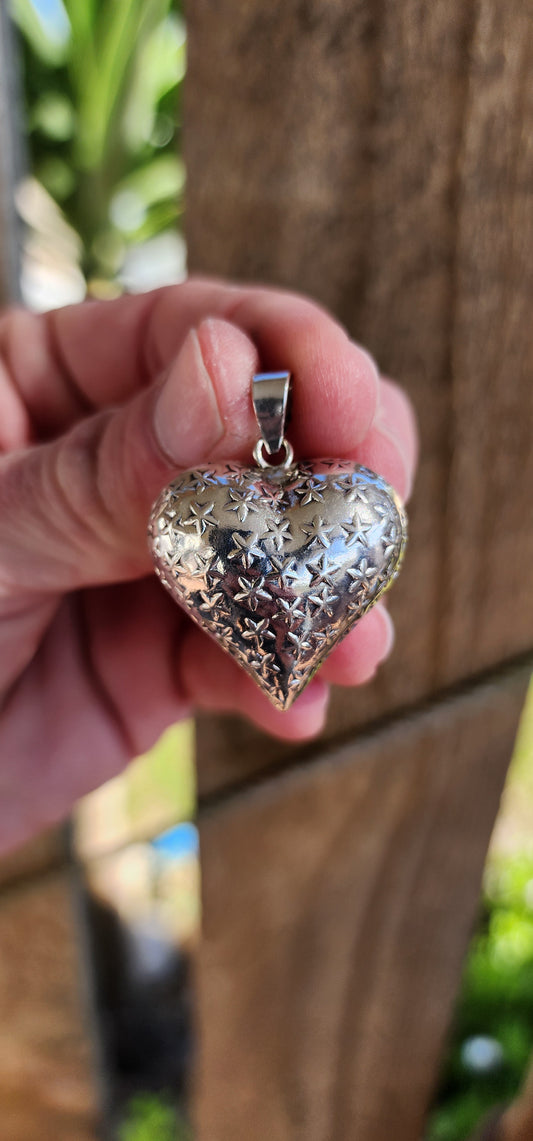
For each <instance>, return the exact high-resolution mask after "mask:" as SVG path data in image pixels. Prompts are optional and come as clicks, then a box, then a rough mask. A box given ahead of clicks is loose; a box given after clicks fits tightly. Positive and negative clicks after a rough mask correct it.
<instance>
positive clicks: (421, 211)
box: [186, 0, 533, 788]
mask: <svg viewBox="0 0 533 1141" xmlns="http://www.w3.org/2000/svg"><path fill="white" fill-rule="evenodd" d="M188 20H189V71H188V80H187V92H186V114H187V124H186V125H187V131H186V157H187V167H188V210H187V237H188V245H189V262H190V266H191V268H192V269H193V270H203V271H211V272H215V273H222V274H229V275H233V276H235V277H238V278H244V279H245V278H255V277H260V278H263V279H265V280H268V281H272V282H279V283H281V284H283V285H286V286H293V287H297V288H299V289H303V290H306V291H308V292H310V293H311V294H312V295H314V296H315V297H317V298H318V299H319V300H320V301H322V302H324V303H326V304H328V305H330V306H331V307H332V308H333V310H334V311H335V312H336V313H338V314H339V316H340V317H341V318H342V319H343V320H344V321H345V322H346V324H347V326H348V327H349V329H350V330H351V332H352V333H353V334H354V335H355V336H356V337H358V338H359V339H360V340H361V341H363V343H365V344H366V345H367V346H369V347H370V349H371V350H372V351H373V352H374V353H375V355H376V358H377V360H378V361H379V362H380V364H381V366H382V368H383V370H384V371H385V372H387V373H388V374H389V375H393V376H396V377H398V378H399V379H400V380H401V381H402V382H403V383H404V384H405V385H406V387H407V388H408V390H409V391H410V393H411V395H412V397H413V400H414V402H415V405H416V407H417V410H418V414H419V418H420V425H421V434H422V457H421V465H420V472H419V476H418V482H417V487H416V492H415V496H414V499H413V502H412V507H411V509H410V515H411V544H410V550H409V552H408V556H407V560H406V564H405V569H404V571H403V573H402V576H401V578H400V581H399V582H398V584H397V586H396V587H395V589H394V592H393V594H392V595H391V602H390V605H391V611H392V612H393V615H394V618H395V621H396V625H397V645H396V650H395V653H394V656H393V658H392V659H391V662H390V664H389V665H387V666H386V667H385V668H384V670H383V671H382V673H381V677H380V679H379V681H377V682H376V683H375V684H373V685H372V686H369V687H367V688H366V689H365V690H364V691H363V692H360V693H357V694H354V693H350V694H343V693H338V694H336V696H335V700H334V702H333V705H332V711H331V717H330V721H329V727H328V731H327V734H326V739H329V740H332V739H335V738H338V737H339V735H342V734H345V733H347V732H349V731H351V730H352V729H353V728H354V727H356V726H360V725H362V724H365V723H368V722H369V721H372V720H373V719H375V718H376V717H379V716H381V715H382V714H383V713H386V712H391V711H395V710H398V709H400V708H401V707H405V706H406V705H410V704H412V703H416V702H418V701H420V699H423V698H425V697H427V696H428V695H431V694H433V693H435V692H438V691H439V690H441V689H442V687H443V686H448V685H450V684H454V683H455V682H457V681H460V680H462V679H464V678H465V677H467V676H469V675H471V674H472V673H474V672H476V673H477V672H479V671H482V670H485V669H489V668H491V667H492V666H493V665H495V664H497V663H500V662H502V661H506V660H509V659H511V658H513V657H514V656H515V655H516V654H519V653H522V652H523V651H524V650H525V649H527V648H528V647H530V646H531V645H532V644H533V593H532V592H531V590H530V589H529V575H528V573H527V568H528V567H530V566H531V565H532V561H533V516H532V513H531V511H530V504H529V498H530V488H531V486H532V475H533V471H532V465H533V453H532V451H531V448H530V441H529V434H530V428H529V426H530V423H531V414H532V411H533V409H532V401H533V388H532V386H531V384H530V382H529V369H530V362H531V359H532V350H533V325H532V323H531V321H529V319H528V316H527V306H528V303H529V301H528V299H529V297H530V296H531V285H532V273H533V219H532V215H531V210H530V209H529V208H528V194H529V187H530V185H531V182H532V179H533V143H532V141H531V140H532V139H533V130H532V124H533V105H532V99H533V95H532V92H531V89H530V87H528V83H527V78H528V70H529V69H530V64H531V61H532V46H531V25H530V19H529V13H528V11H527V8H526V7H524V5H523V4H522V3H521V0H510V2H509V3H507V2H506V3H504V2H503V0H480V3H478V4H476V5H474V6H472V5H465V4H462V3H460V0H451V2H450V3H449V4H446V5H442V4H440V5H428V4H426V3H424V0H402V3H401V4H398V3H397V2H396V0H385V2H384V3H383V4H379V5H375V4H371V3H370V0H365V2H363V3H362V4H349V3H347V2H346V0H329V2H328V3H327V4H326V3H324V2H321V0H307V2H305V3H303V4H297V5H292V4H285V3H283V2H282V0H277V2H276V0H274V2H272V3H271V4H269V5H268V6H266V7H265V5H264V4H263V3H262V0H247V2H246V3H244V2H243V0H222V2H221V3H218V4H213V3H212V0H195V2H194V3H191V4H190V5H189V12H188ZM326 411H327V410H326ZM203 733H204V737H203V741H204V744H203V746H201V748H202V752H203V754H204V755H207V754H208V755H209V756H208V764H209V773H208V776H207V783H206V784H205V785H204V787H209V788H213V787H216V786H217V785H220V784H223V783H225V782H227V781H228V780H232V779H233V776H234V772H235V768H236V764H237V763H238V766H239V769H240V771H241V772H245V771H250V770H252V769H254V768H255V767H264V766H265V765H269V764H272V763H277V762H279V761H280V760H281V759H282V758H283V757H284V755H285V753H286V750H283V749H281V750H280V749H276V748H275V747H273V746H271V745H267V744H265V743H264V742H263V741H261V740H260V739H259V737H258V735H257V734H254V733H251V732H250V731H248V730H247V729H246V728H244V729H242V728H239V727H238V726H237V724H236V723H234V722H232V723H231V724H230V725H229V726H228V728H227V730H226V729H225V728H224V725H223V724H222V726H221V722H220V721H218V720H217V721H216V722H215V723H214V725H213V726H212V730H209V727H208V726H207V725H206V727H205V728H204V730H203ZM237 756H238V762H236V757H237Z"/></svg>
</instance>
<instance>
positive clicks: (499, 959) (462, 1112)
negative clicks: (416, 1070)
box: [427, 855, 533, 1141]
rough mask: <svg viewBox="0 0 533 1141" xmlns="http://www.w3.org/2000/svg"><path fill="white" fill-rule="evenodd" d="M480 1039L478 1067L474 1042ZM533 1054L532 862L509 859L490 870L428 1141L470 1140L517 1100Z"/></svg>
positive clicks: (499, 860)
mask: <svg viewBox="0 0 533 1141" xmlns="http://www.w3.org/2000/svg"><path fill="white" fill-rule="evenodd" d="M480 1040H481V1041H482V1042H483V1044H484V1045H485V1050H482V1051H478V1052H479V1053H481V1057H480V1059H479V1062H478V1064H477V1065H476V1064H475V1053H476V1051H475V1048H474V1050H472V1051H470V1050H469V1044H471V1043H474V1044H475V1043H476V1042H479V1041H480ZM491 1045H492V1049H491V1050H490V1049H489V1047H490V1046H491ZM532 1051H533V857H532V856H530V855H527V856H520V855H518V856H506V857H504V858H496V859H494V860H493V861H492V862H491V864H490V866H489V869H488V873H487V879H486V888H485V893H484V899H483V908H482V915H481V920H480V925H479V928H478V931H477V933H476V935H475V938H474V940H473V943H472V946H471V949H470V954H469V957H468V961H467V964H466V968H465V971H464V976H463V983H462V989H461V994H460V997H459V1002H458V1007H457V1011H456V1020H455V1027H454V1034H453V1039H452V1042H451V1044H450V1048H449V1052H448V1058H447V1061H446V1065H445V1069H444V1075H443V1079H442V1082H441V1087H440V1090H439V1093H438V1097H437V1108H436V1109H435V1110H434V1112H433V1115H432V1119H431V1122H430V1126H429V1129H428V1133H427V1138H428V1141H464V1139H465V1138H468V1137H470V1135H471V1133H472V1132H473V1130H474V1129H475V1127H476V1126H477V1125H478V1123H479V1122H480V1121H481V1120H482V1119H483V1118H484V1117H485V1116H486V1114H487V1113H488V1112H489V1110H490V1109H492V1108H493V1107H494V1106H497V1105H503V1104H505V1103H508V1102H509V1101H511V1100H512V1099H513V1098H514V1097H515V1096H516V1094H517V1093H518V1091H519V1089H520V1086H521V1083H522V1080H523V1077H524V1074H525V1072H526V1070H527V1066H528V1061H529V1058H530V1055H531V1052H532ZM471 1054H473V1055H474V1057H471V1056H470V1055H471ZM483 1054H484V1055H485V1057H483ZM491 1055H492V1056H491Z"/></svg>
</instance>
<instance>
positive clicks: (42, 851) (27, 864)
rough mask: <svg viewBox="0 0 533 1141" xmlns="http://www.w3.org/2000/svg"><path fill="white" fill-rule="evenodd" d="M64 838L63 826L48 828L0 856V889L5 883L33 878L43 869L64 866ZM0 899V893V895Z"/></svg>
mask: <svg viewBox="0 0 533 1141" xmlns="http://www.w3.org/2000/svg"><path fill="white" fill-rule="evenodd" d="M67 860H68V842H67V836H66V832H65V829H64V828H50V829H47V830H46V831H45V832H41V833H40V835H39V836H37V837H36V838H35V839H33V840H31V841H30V842H29V843H28V844H24V845H23V846H22V847H21V848H16V849H15V850H14V851H13V852H9V853H8V854H7V855H4V856H2V859H1V860H0V892H4V891H5V889H6V887H9V888H10V889H12V888H13V887H14V886H15V885H18V884H20V883H23V882H26V881H28V880H32V879H36V878H37V877H38V876H41V875H42V874H43V873H44V872H48V871H52V870H55V869H58V868H60V867H65V865H66V863H67ZM0 899H1V895H0Z"/></svg>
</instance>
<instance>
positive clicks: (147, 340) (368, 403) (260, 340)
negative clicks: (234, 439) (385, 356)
mask: <svg viewBox="0 0 533 1141" xmlns="http://www.w3.org/2000/svg"><path fill="white" fill-rule="evenodd" d="M209 316H213V317H222V318H224V319H226V320H228V321H231V322H232V323H234V324H236V325H238V326H239V327H240V328H241V329H243V330H244V331H245V332H246V333H247V334H248V336H249V337H250V338H251V339H252V340H253V341H254V343H255V345H256V346H257V349H258V352H259V357H260V363H261V367H262V368H266V369H268V368H279V369H288V370H290V371H291V372H292V373H293V375H294V378H295V382H294V405H293V408H294V417H293V425H292V427H291V439H292V441H293V443H294V444H295V446H296V448H297V450H298V452H299V453H300V454H302V455H303V454H308V455H318V454H320V453H322V454H323V455H327V454H330V455H338V456H340V457H342V456H349V455H350V454H351V452H352V451H353V449H354V448H355V447H356V445H357V444H358V443H359V441H360V440H361V439H363V438H364V436H365V435H366V433H367V432H368V429H369V427H370V425H371V423H372V421H373V419H374V416H375V413H376V407H377V391H378V374H377V371H376V368H375V365H374V363H373V361H372V360H371V358H370V357H369V356H368V354H367V353H365V352H364V350H363V349H361V348H359V347H358V346H356V345H354V344H353V343H352V342H351V341H350V340H349V338H348V336H347V334H346V332H345V331H344V330H343V329H342V328H341V326H340V325H339V324H337V322H335V321H334V319H333V318H332V317H331V316H330V315H329V314H327V313H326V312H325V311H324V310H323V309H321V308H320V307H319V306H318V305H316V304H315V303H313V302H311V301H309V300H307V299H305V298H303V297H300V296H297V295H294V294H291V293H286V292H283V291H281V290H274V289H265V288H258V287H248V286H233V285H228V284H227V283H225V282H220V281H217V280H212V279H205V280H204V279H194V278H193V279H191V280H189V281H187V282H184V283H183V284H182V285H178V286H171V287H167V288H164V289H160V290H156V291H154V292H153V293H150V294H144V295H138V296H135V297H122V298H119V299H118V300H114V301H90V302H85V303H83V304H81V305H76V306H69V307H67V308H65V309H61V310H55V311H52V312H50V313H48V314H46V315H43V316H37V315H34V314H23V313H20V312H17V313H15V314H6V316H5V317H4V318H3V319H2V322H1V324H0V350H1V351H2V355H3V356H4V358H5V360H6V363H7V365H8V371H9V374H10V377H11V379H12V381H13V383H14V385H15V387H16V389H17V390H18V393H19V395H20V398H21V400H22V401H23V403H24V404H25V406H26V408H27V410H28V412H29V414H30V417H31V419H32V421H33V423H34V426H35V429H36V432H37V434H38V435H39V434H40V432H41V430H42V431H43V433H44V434H47V435H49V434H57V433H58V432H61V431H64V430H65V428H67V427H68V426H69V425H70V424H72V423H73V422H75V421H76V420H77V419H79V418H81V417H82V416H84V415H86V414H87V411H88V409H91V408H92V409H98V408H102V407H106V406H109V405H116V404H120V403H123V402H124V401H126V400H127V399H129V398H130V397H131V396H132V395H134V394H135V392H137V391H138V390H139V389H140V388H144V387H146V386H147V385H149V384H151V382H152V381H154V380H155V379H157V378H158V377H159V376H160V375H161V374H162V373H163V372H165V371H166V370H167V369H168V368H169V367H170V366H171V364H172V362H173V360H174V359H175V357H176V355H177V353H178V351H179V349H180V347H181V345H182V344H183V341H184V339H185V336H186V334H187V332H188V330H189V329H190V328H191V327H194V326H196V325H198V324H199V323H200V322H201V321H202V320H204V319H205V318H207V317H209ZM225 372H226V381H225V384H224V389H225V396H227V400H226V405H227V411H228V414H230V415H231V413H232V408H233V407H234V408H235V410H236V411H237V412H238V414H239V415H241V416H244V417H247V418H248V420H249V422H248V423H246V424H244V423H243V424H242V425H241V434H242V436H243V437H246V435H247V434H250V436H251V437H253V434H254V430H255V429H254V421H253V412H252V405H251V399H250V398H249V393H248V392H246V393H244V392H240V391H238V385H239V383H241V384H242V379H241V381H240V382H239V380H238V374H239V370H238V369H237V370H236V376H235V378H234V379H233V378H232V375H231V361H228V362H226V364H225ZM233 384H234V385H235V388H234V389H233V388H232V385H233Z"/></svg>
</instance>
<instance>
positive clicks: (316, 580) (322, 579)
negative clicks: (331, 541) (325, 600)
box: [305, 551, 337, 589]
mask: <svg viewBox="0 0 533 1141" xmlns="http://www.w3.org/2000/svg"><path fill="white" fill-rule="evenodd" d="M305 565H306V567H307V570H308V571H309V574H310V576H311V580H310V584H309V585H310V586H312V587H313V589H314V588H315V587H316V586H320V585H321V584H322V583H325V584H326V585H327V586H329V587H331V586H333V580H332V577H331V574H332V571H334V570H336V569H337V568H336V567H334V566H332V562H331V559H330V557H329V556H328V555H327V554H326V552H325V551H323V552H322V554H321V555H318V556H317V557H316V558H314V559H311V560H310V562H308V563H306V564H305Z"/></svg>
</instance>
